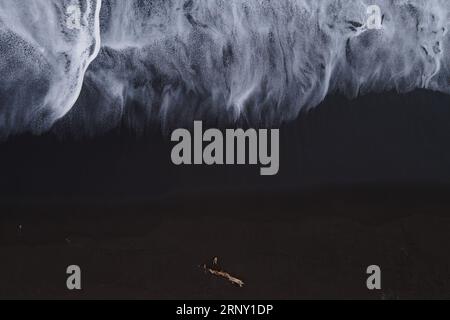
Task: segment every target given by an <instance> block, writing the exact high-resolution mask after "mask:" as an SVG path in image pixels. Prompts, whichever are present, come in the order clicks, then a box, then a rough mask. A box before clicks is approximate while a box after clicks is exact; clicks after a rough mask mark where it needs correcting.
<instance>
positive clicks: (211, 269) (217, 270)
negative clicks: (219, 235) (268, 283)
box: [202, 257, 245, 288]
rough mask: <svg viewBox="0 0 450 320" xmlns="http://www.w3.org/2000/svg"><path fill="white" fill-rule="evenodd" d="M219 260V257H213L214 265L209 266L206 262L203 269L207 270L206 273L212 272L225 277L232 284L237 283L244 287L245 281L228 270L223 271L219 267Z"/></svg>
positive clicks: (214, 274)
mask: <svg viewBox="0 0 450 320" xmlns="http://www.w3.org/2000/svg"><path fill="white" fill-rule="evenodd" d="M218 261H219V259H218V258H217V257H215V258H214V259H213V264H212V267H207V266H206V264H204V265H203V266H202V268H203V270H205V272H206V273H209V274H212V275H213V276H216V277H220V278H224V279H226V280H228V281H230V282H231V283H232V284H234V285H237V286H239V287H241V288H242V287H244V285H245V283H244V282H243V281H242V280H240V279H238V278H236V277H233V276H232V275H230V274H229V273H228V272H225V271H223V270H222V269H221V268H220V267H219V264H218Z"/></svg>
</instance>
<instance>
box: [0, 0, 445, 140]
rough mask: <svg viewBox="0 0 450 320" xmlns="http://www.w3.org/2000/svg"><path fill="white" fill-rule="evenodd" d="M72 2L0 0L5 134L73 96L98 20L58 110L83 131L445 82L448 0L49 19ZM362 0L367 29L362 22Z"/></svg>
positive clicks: (287, 113)
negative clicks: (72, 25)
mask: <svg viewBox="0 0 450 320" xmlns="http://www.w3.org/2000/svg"><path fill="white" fill-rule="evenodd" d="M71 2H74V1H63V2H60V1H57V0H29V1H26V2H25V1H14V0H0V9H1V13H0V56H1V58H2V60H1V62H0V72H1V74H3V75H4V74H6V77H5V76H4V77H3V78H2V79H0V97H1V99H0V103H1V109H0V128H1V130H2V131H3V132H5V133H6V134H8V133H10V132H16V131H21V130H33V131H37V132H39V131H41V130H42V129H46V128H48V126H49V125H51V124H52V123H53V122H54V121H55V120H57V119H59V118H61V117H62V116H64V115H65V114H66V113H67V112H68V111H69V110H70V109H71V107H73V104H74V101H75V100H74V99H76V97H77V96H78V92H79V87H80V84H81V81H82V78H83V74H84V72H83V70H84V68H85V67H87V66H88V64H89V62H91V60H92V59H93V58H94V57H95V53H96V52H95V51H96V50H94V49H92V48H93V47H94V46H96V45H98V44H99V43H100V40H99V36H98V35H97V29H98V28H97V25H98V24H100V25H101V40H102V49H101V51H100V53H99V54H98V56H97V58H96V59H95V61H94V62H93V63H92V64H91V67H90V68H89V70H88V72H87V73H86V76H85V79H84V84H85V86H84V90H83V91H82V93H81V96H80V97H79V99H78V102H77V103H76V104H75V107H74V110H73V111H72V112H71V113H70V115H69V118H70V120H71V122H72V123H81V124H82V125H79V126H78V127H79V128H83V130H89V131H93V132H95V131H96V130H97V129H100V128H104V127H111V126H114V125H115V124H116V123H117V122H119V121H122V120H123V118H124V117H126V118H127V121H128V122H129V123H130V125H131V126H133V127H135V128H136V129H141V128H142V127H144V126H146V125H148V123H149V121H150V120H152V119H153V120H158V121H161V122H162V123H163V124H166V123H169V124H173V123H178V122H180V121H192V120H193V119H205V118H208V119H210V118H211V119H223V118H225V119H227V120H235V119H237V118H239V117H246V118H251V119H252V120H253V121H255V122H257V123H259V124H261V125H270V124H274V123H278V122H279V121H283V120H289V119H293V118H295V117H296V116H297V115H298V113H299V111H300V110H302V109H304V108H312V107H314V106H316V105H318V104H319V103H320V102H321V101H322V100H323V99H324V98H325V97H326V95H327V94H330V93H334V92H340V93H343V94H345V95H347V96H349V97H352V98H353V97H356V96H357V95H360V94H365V93H368V92H373V91H375V92H380V91H385V90H397V91H399V92H407V91H411V90H414V89H417V88H425V89H430V90H435V91H441V92H445V93H450V80H449V79H450V63H449V62H450V55H449V49H450V41H449V33H448V32H447V30H448V27H449V25H448V24H449V13H450V1H447V0H284V1H270V0H148V1H145V0H127V1H123V0H103V1H102V2H103V3H102V11H101V13H100V15H99V17H98V19H99V20H100V21H97V20H98V19H96V17H97V16H96V14H94V12H96V10H95V9H94V7H96V8H98V6H99V3H98V2H96V1H93V0H92V1H87V0H80V1H75V2H76V3H78V4H79V5H80V6H81V7H82V9H83V10H82V11H83V12H86V8H87V7H90V8H92V10H91V14H90V17H91V18H89V19H88V23H85V24H83V28H82V30H81V31H80V32H79V33H78V34H77V36H76V35H74V34H72V33H71V31H70V30H66V29H64V28H63V27H61V21H63V20H64V19H65V17H64V16H63V17H61V13H63V12H64V10H63V9H61V8H63V7H64V5H66V6H67V5H68V4H69V3H71ZM57 3H58V4H57ZM59 3H63V4H59ZM86 3H90V5H88V6H86ZM373 4H375V5H378V6H379V7H380V8H381V12H382V14H383V17H382V27H381V29H379V30H371V29H369V28H368V27H367V18H368V17H367V8H368V6H370V5H373ZM58 8H59V9H58ZM25 17H34V18H25ZM8 43H10V44H11V45H7V44H8ZM5 44H6V45H5ZM5 47H6V49H5ZM62 57H65V58H62ZM65 59H66V60H67V61H69V62H70V66H72V67H71V68H70V69H69V71H67V70H66V68H65V65H66V63H67V61H64V60H65ZM5 61H12V62H5ZM41 95H44V97H43V98H42V97H41ZM5 96H6V98H5ZM42 119H44V120H45V121H44V124H45V125H44V126H43V127H42V126H41V125H42V124H41V122H42V121H43V120H42Z"/></svg>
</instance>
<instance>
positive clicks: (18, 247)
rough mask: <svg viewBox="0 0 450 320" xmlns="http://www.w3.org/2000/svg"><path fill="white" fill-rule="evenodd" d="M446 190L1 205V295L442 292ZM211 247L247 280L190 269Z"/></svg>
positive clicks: (400, 295) (382, 295) (447, 251)
mask: <svg viewBox="0 0 450 320" xmlns="http://www.w3.org/2000/svg"><path fill="white" fill-rule="evenodd" d="M200 195H201V196H200ZM448 195H450V189H446V188H434V189H433V188H429V187H426V188H357V189H336V190H327V191H324V190H322V191H319V190H318V191H315V192H300V191H296V192H294V191H289V192H288V191H283V192H280V193H264V192H257V193H242V192H241V193H239V194H237V193H236V194H234V193H232V192H228V191H223V192H222V193H220V194H218V193H208V192H202V193H198V192H196V193H192V194H183V195H171V196H167V197H164V198H161V199H160V200H155V201H151V202H148V203H145V204H144V203H142V204H139V205H136V204H135V205H127V204H123V203H122V204H117V205H115V206H103V205H100V204H96V205H93V204H91V205H87V204H83V205H81V204H79V205H76V204H74V203H72V204H70V205H69V204H67V205H52V206H46V205H43V204H39V205H37V204H34V205H32V206H31V205H30V204H28V205H23V206H22V207H21V208H19V207H17V206H15V207H12V206H9V207H4V208H2V215H1V218H0V231H1V233H0V261H1V264H0V298H32V299H36V298H37V299H39V298H64V299H72V298H88V299H91V298H95V299H97V298H114V299H115V298H142V299H173V298H177V299H178V298H179V299H197V298H198V299H225V298H226V299H229V298H231V299H247V298H251V299H294V298H313V299H315V298H337V299H347V298H360V299H361V298H362V299H366V298H367V299H407V298H450V197H448ZM19 225H22V229H21V230H20V229H19V228H18V226H19ZM215 256H217V257H219V262H220V263H221V265H222V266H223V268H224V269H225V270H226V271H228V272H229V273H231V274H232V275H234V276H236V277H238V278H240V279H242V280H243V281H244V282H245V283H246V286H245V287H244V288H239V287H235V286H233V285H232V284H230V283H228V282H226V281H224V280H222V279H218V278H214V277H212V276H209V275H205V274H204V272H203V271H202V270H201V269H200V268H199V267H198V266H199V265H200V264H203V263H209V262H210V261H211V260H212V259H213V257H215ZM71 264H77V265H80V267H81V268H82V271H83V278H82V284H83V290H82V291H81V292H76V293H75V292H69V291H68V290H67V289H66V288H65V281H66V275H65V268H66V267H67V266H68V265H71ZM372 264H378V265H380V266H381V268H382V272H383V277H382V286H383V289H382V290H381V291H378V292H370V291H368V290H367V289H366V286H365V281H366V274H365V270H366V268H367V266H369V265H372Z"/></svg>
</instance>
